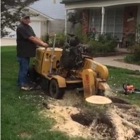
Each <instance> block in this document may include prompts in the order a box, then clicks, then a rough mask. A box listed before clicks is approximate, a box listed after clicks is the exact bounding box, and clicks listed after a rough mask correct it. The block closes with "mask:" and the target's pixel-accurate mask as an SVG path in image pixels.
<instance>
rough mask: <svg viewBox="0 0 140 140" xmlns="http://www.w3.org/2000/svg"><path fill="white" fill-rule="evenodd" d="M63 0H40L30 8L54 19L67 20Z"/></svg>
mask: <svg viewBox="0 0 140 140" xmlns="http://www.w3.org/2000/svg"><path fill="white" fill-rule="evenodd" d="M60 2H61V0H55V2H54V0H39V1H37V2H35V3H33V4H32V5H30V6H29V7H30V8H32V9H34V10H36V11H38V12H40V13H41V14H43V15H46V17H51V18H53V19H65V5H64V4H61V3H60Z"/></svg>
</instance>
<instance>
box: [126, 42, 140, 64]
mask: <svg viewBox="0 0 140 140" xmlns="http://www.w3.org/2000/svg"><path fill="white" fill-rule="evenodd" d="M129 49H130V50H131V52H132V54H131V55H126V57H125V61H126V62H128V63H137V64H140V44H135V45H132V46H130V47H129Z"/></svg>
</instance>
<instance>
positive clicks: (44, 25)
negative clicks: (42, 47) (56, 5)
mask: <svg viewBox="0 0 140 140" xmlns="http://www.w3.org/2000/svg"><path fill="white" fill-rule="evenodd" d="M47 27H48V23H47V21H42V22H41V36H44V35H46V34H47Z"/></svg>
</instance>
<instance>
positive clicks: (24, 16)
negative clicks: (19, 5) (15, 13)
mask: <svg viewBox="0 0 140 140" xmlns="http://www.w3.org/2000/svg"><path fill="white" fill-rule="evenodd" d="M21 18H30V15H29V14H26V13H22V15H21Z"/></svg>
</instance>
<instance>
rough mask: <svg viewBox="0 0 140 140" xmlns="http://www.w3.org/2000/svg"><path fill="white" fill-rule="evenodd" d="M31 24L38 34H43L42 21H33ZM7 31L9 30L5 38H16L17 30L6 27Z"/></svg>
mask: <svg viewBox="0 0 140 140" xmlns="http://www.w3.org/2000/svg"><path fill="white" fill-rule="evenodd" d="M30 26H31V27H32V28H33V30H34V32H35V34H36V36H38V37H40V36H41V22H40V21H31V23H30ZM6 31H8V32H9V34H8V35H7V36H5V38H16V31H13V30H11V29H9V28H6Z"/></svg>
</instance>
